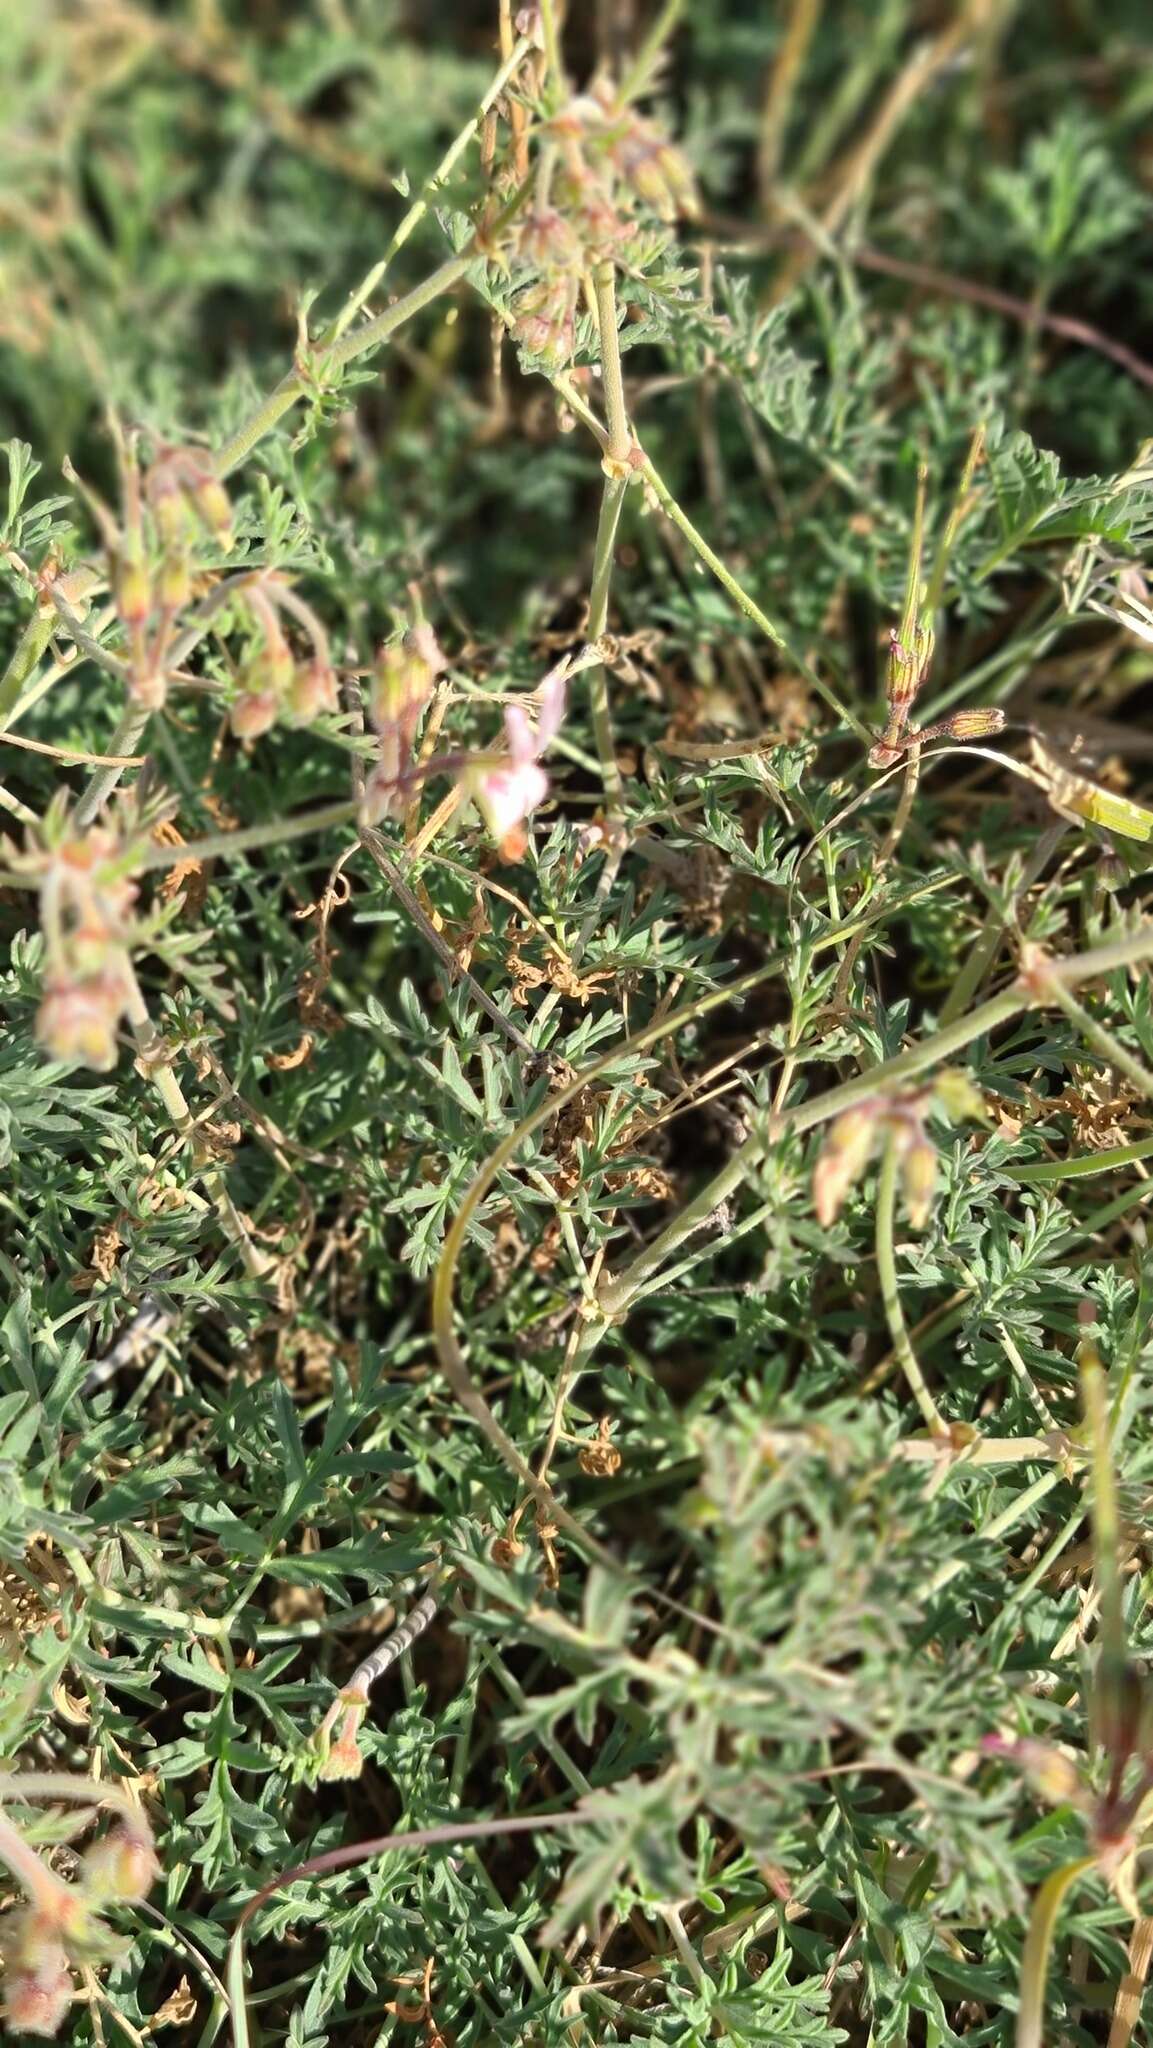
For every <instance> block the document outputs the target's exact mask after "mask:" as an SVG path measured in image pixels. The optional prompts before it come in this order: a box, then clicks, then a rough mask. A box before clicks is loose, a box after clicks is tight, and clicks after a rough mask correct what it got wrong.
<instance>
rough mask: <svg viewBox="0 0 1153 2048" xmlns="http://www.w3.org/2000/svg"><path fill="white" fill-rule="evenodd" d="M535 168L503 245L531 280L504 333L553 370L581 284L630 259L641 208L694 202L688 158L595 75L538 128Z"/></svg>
mask: <svg viewBox="0 0 1153 2048" xmlns="http://www.w3.org/2000/svg"><path fill="white" fill-rule="evenodd" d="M541 145H542V157H541V175H540V178H539V181H538V186H537V192H536V197H535V202H534V205H533V209H532V211H531V212H529V213H528V214H526V215H524V216H523V217H522V218H520V219H519V220H518V221H517V222H516V223H515V225H514V228H513V231H512V244H511V249H509V250H508V251H506V252H502V255H503V256H504V257H505V259H506V260H508V261H509V263H510V265H511V268H512V271H513V276H514V280H515V279H516V278H517V277H518V276H519V275H520V273H522V272H526V271H527V272H530V273H531V281H528V282H526V283H525V284H524V285H523V286H522V288H521V289H520V290H519V292H518V294H517V297H516V300H515V304H514V315H515V317H514V321H513V333H514V335H515V337H516V339H517V340H518V341H519V342H520V343H521V345H522V347H523V348H525V349H526V350H527V351H528V352H529V353H530V354H531V355H534V356H538V357H539V358H540V359H541V361H542V362H543V363H545V364H546V365H547V366H548V368H550V369H554V370H559V369H563V368H564V366H565V365H566V364H567V363H569V362H571V360H572V355H573V347H574V342H575V332H576V314H577V307H578V304H579V301H580V294H581V287H582V283H583V281H584V279H585V277H586V275H587V274H588V272H589V270H590V269H592V268H594V267H595V266H596V265H597V264H600V263H611V262H620V261H626V260H627V261H634V260H636V258H637V256H638V255H639V254H640V253H641V250H642V242H643V232H642V231H643V216H644V215H645V214H650V215H652V214H655V215H656V216H657V217H658V219H659V220H661V221H666V222H667V221H673V220H675V219H676V218H677V216H678V215H679V214H691V213H693V212H694V211H695V210H696V195H695V189H694V185H693V178H692V173H691V171H690V170H689V166H688V163H687V161H686V159H685V157H684V156H683V154H682V153H681V151H680V150H679V149H678V148H677V147H676V145H675V144H674V143H672V142H670V141H669V139H668V137H667V136H666V135H665V134H664V133H663V132H662V130H661V129H660V128H659V127H658V126H657V124H656V123H655V122H653V121H649V120H646V119H645V118H644V116H643V115H641V114H638V113H637V112H636V110H635V109H634V108H633V107H631V106H628V105H622V104H621V103H620V102H619V101H618V100H617V99H616V97H615V94H614V92H613V89H612V87H611V86H610V85H608V84H607V83H605V82H600V83H598V84H597V85H595V86H594V87H593V89H592V90H591V91H589V92H587V93H581V94H579V95H578V96H577V97H575V98H573V99H571V100H570V101H569V103H568V105H567V106H565V107H563V108H562V109H561V111H560V112H559V113H558V114H556V115H555V116H554V117H553V119H552V120H551V121H549V122H548V123H546V125H545V127H544V128H543V130H542V134H541Z"/></svg>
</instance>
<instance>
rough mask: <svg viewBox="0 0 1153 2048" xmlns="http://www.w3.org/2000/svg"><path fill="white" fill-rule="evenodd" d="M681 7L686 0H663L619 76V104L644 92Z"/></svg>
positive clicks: (680, 11)
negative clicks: (629, 61) (620, 76)
mask: <svg viewBox="0 0 1153 2048" xmlns="http://www.w3.org/2000/svg"><path fill="white" fill-rule="evenodd" d="M684 11H685V0H665V4H664V6H663V7H662V8H661V11H660V13H659V14H658V15H657V18H656V20H655V21H654V22H653V25H652V27H651V28H650V30H649V32H648V34H647V36H646V37H645V39H644V42H643V43H642V44H641V46H640V49H639V50H638V51H637V54H636V56H635V57H634V58H633V61H632V63H631V64H630V65H629V68H628V70H627V71H626V72H625V75H624V77H623V78H622V80H621V83H620V90H619V91H618V93H617V99H618V101H619V103H620V105H621V106H622V107H625V106H627V105H628V103H629V101H630V100H637V99H639V98H640V96H641V94H642V93H643V92H647V90H648V85H649V80H650V79H651V77H652V75H653V72H654V71H655V70H656V67H657V65H658V64H659V62H660V58H661V52H662V50H663V49H664V46H665V44H666V43H667V42H668V39H669V37H670V36H671V35H672V32H673V30H674V29H675V27H676V25H677V23H678V21H679V20H680V18H681V15H682V14H683V13H684Z"/></svg>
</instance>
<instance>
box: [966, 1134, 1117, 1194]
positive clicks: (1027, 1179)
mask: <svg viewBox="0 0 1153 2048" xmlns="http://www.w3.org/2000/svg"><path fill="white" fill-rule="evenodd" d="M1150 1158H1153V1138H1145V1139H1143V1140H1142V1142H1141V1144H1139V1145H1111V1146H1110V1148H1109V1150H1108V1151H1107V1152H1076V1153H1074V1155H1073V1157H1072V1158H1071V1159H1042V1160H1038V1162H1037V1164H1036V1166H1002V1167H999V1168H998V1172H999V1173H1003V1174H1004V1175H1005V1178H1006V1180H1015V1181H1020V1182H1021V1184H1022V1185H1023V1186H1024V1187H1031V1186H1033V1185H1034V1184H1035V1183H1038V1182H1039V1183H1041V1184H1042V1185H1043V1184H1044V1183H1045V1182H1046V1181H1051V1180H1087V1179H1089V1178H1090V1177H1091V1176H1093V1175H1096V1174H1099V1173H1113V1172H1114V1171H1115V1170H1116V1168H1117V1167H1119V1166H1131V1165H1134V1164H1135V1163H1136V1161H1137V1160H1139V1159H1150Z"/></svg>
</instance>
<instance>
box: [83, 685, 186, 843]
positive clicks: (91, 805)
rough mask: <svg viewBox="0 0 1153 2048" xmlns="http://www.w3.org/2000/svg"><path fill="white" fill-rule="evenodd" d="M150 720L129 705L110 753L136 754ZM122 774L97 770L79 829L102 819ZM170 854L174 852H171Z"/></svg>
mask: <svg viewBox="0 0 1153 2048" xmlns="http://www.w3.org/2000/svg"><path fill="white" fill-rule="evenodd" d="M151 716H152V713H151V712H150V711H144V710H142V709H141V708H140V706H139V705H138V704H130V705H129V707H128V709H127V711H126V712H125V714H124V716H123V718H122V719H121V721H120V723H119V725H118V726H117V728H116V731H115V733H114V734H113V738H112V746H111V748H110V752H112V753H113V754H132V753H135V751H136V744H137V741H138V740H140V739H141V738H142V737H143V735H144V732H145V729H146V727H147V725H148V721H149V719H150V718H151ZM123 773H124V770H123V768H98V769H97V770H96V773H95V774H94V775H93V776H92V777H91V779H90V781H89V783H88V787H87V789H86V790H85V791H84V794H83V796H82V797H81V799H80V802H79V803H78V804H77V806H76V823H77V824H78V825H91V823H92V821H93V819H94V818H98V817H99V816H100V813H101V811H102V810H103V809H104V806H105V804H106V803H107V802H108V799H109V797H110V796H111V795H112V792H113V790H114V789H115V788H116V785H117V783H118V782H119V780H120V778H121V776H122V775H123ZM168 850H169V851H171V850H172V849H168ZM176 851H177V853H178V854H183V853H184V851H185V849H184V848H183V847H180V848H178V849H176Z"/></svg>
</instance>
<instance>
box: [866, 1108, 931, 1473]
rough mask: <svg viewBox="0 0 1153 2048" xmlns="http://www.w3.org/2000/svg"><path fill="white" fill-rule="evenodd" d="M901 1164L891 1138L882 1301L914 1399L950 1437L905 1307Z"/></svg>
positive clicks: (880, 1203)
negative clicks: (900, 1259)
mask: <svg viewBox="0 0 1153 2048" xmlns="http://www.w3.org/2000/svg"><path fill="white" fill-rule="evenodd" d="M898 1163H899V1162H898V1157H897V1146H896V1143H895V1141H894V1139H893V1138H892V1137H890V1138H889V1140H888V1142H887V1143H886V1146H885V1150H884V1153H883V1155H882V1158H881V1172H880V1177H879V1179H878V1182H877V1237H876V1244H877V1274H878V1277H879V1279H880V1282H881V1301H882V1303H883V1304H884V1309H885V1320H886V1322H887V1323H888V1325H889V1337H890V1340H891V1342H892V1346H893V1350H894V1351H895V1352H896V1354H897V1359H898V1362H899V1364H900V1367H901V1370H902V1372H903V1373H904V1375H905V1378H906V1379H907V1381H908V1383H909V1389H910V1392H911V1393H912V1396H913V1399H914V1400H915V1401H916V1403H917V1406H918V1408H919V1409H920V1411H921V1414H922V1415H923V1417H924V1419H925V1421H926V1423H927V1424H928V1427H929V1432H930V1434H931V1435H932V1436H946V1435H947V1434H948V1425H947V1423H946V1421H945V1418H944V1416H943V1415H942V1414H941V1411H940V1409H939V1408H938V1406H937V1404H936V1402H935V1401H934V1399H933V1396H932V1394H931V1393H930V1392H929V1389H928V1386H927V1384H926V1381H925V1375H924V1373H923V1372H922V1371H921V1366H920V1361H919V1360H918V1358H917V1354H916V1352H915V1351H914V1349H913V1346H912V1343H911V1341H910V1338H909V1327H908V1324H907V1323H906V1321H905V1311H904V1309H903V1308H902V1307H901V1288H900V1282H899V1281H898V1279H897V1257H896V1250H895V1247H894V1244H893V1226H894V1221H895V1217H896V1210H897V1168H898Z"/></svg>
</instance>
